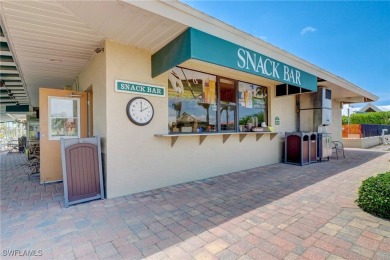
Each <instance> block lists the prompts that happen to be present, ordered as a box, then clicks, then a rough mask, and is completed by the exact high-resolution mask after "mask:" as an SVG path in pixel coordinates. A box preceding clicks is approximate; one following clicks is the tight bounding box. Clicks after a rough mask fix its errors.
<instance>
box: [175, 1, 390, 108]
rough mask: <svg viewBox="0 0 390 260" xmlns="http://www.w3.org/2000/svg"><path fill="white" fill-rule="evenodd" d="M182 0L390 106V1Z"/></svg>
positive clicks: (381, 103)
mask: <svg viewBox="0 0 390 260" xmlns="http://www.w3.org/2000/svg"><path fill="white" fill-rule="evenodd" d="M182 2H184V3H186V4H188V5H190V6H192V7H194V8H196V9H198V10H200V11H202V12H204V13H206V14H208V15H211V16H213V17H215V18H217V19H219V20H221V21H223V22H225V23H228V24H230V25H232V26H234V27H236V28H238V29H240V30H242V31H244V32H247V33H249V34H252V35H253V36H255V37H257V38H260V39H263V40H265V41H266V42H269V43H271V44H273V45H275V46H277V47H279V48H281V49H283V50H285V51H288V52H290V53H292V54H294V55H296V56H298V57H300V58H302V59H304V60H307V61H309V62H311V63H313V64H315V65H317V66H319V67H320V68H323V69H325V70H328V71H330V72H331V73H333V74H335V75H337V76H340V77H342V78H344V79H346V80H348V81H350V82H351V83H353V84H355V85H357V86H359V87H361V88H363V89H365V90H367V91H369V92H371V93H373V94H375V95H377V96H379V97H380V98H379V100H378V101H377V102H375V103H374V104H375V105H377V106H383V105H390V1H223V0H221V1H199V0H198V1H182ZM364 105H365V104H359V105H354V106H355V107H362V106H364Z"/></svg>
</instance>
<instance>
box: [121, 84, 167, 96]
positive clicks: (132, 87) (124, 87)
mask: <svg viewBox="0 0 390 260" xmlns="http://www.w3.org/2000/svg"><path fill="white" fill-rule="evenodd" d="M115 91H116V92H124V93H135V94H144V95H149V96H156V97H165V88H163V87H160V86H155V85H148V84H143V83H137V82H129V81H123V80H115Z"/></svg>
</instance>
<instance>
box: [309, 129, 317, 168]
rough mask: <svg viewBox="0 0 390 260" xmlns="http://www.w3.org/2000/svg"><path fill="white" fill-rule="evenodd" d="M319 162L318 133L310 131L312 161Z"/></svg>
mask: <svg viewBox="0 0 390 260" xmlns="http://www.w3.org/2000/svg"><path fill="white" fill-rule="evenodd" d="M316 162H317V133H314V132H312V133H310V163H316Z"/></svg>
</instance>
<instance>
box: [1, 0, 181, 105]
mask: <svg viewBox="0 0 390 260" xmlns="http://www.w3.org/2000/svg"><path fill="white" fill-rule="evenodd" d="M0 14H1V16H2V28H3V31H4V33H5V37H3V38H4V40H5V39H6V40H7V41H8V44H9V46H10V47H11V52H12V54H13V57H14V60H15V62H16V64H17V65H18V66H19V68H20V71H19V72H20V75H21V77H22V79H24V83H25V86H26V88H27V93H26V97H27V96H29V98H30V100H28V99H27V100H25V102H29V101H30V105H32V106H33V107H37V106H38V105H39V101H38V92H39V88H40V87H49V88H59V89H62V88H64V87H65V85H72V84H73V82H74V81H75V80H76V78H77V76H78V75H79V74H80V72H81V71H82V70H83V68H84V67H85V66H86V65H87V64H88V62H89V60H90V59H91V57H92V55H93V54H94V50H95V49H96V48H97V47H99V45H100V44H101V42H102V41H103V40H104V39H112V40H116V41H119V42H122V43H125V44H129V45H132V46H137V47H142V48H143V49H147V50H149V51H150V52H151V53H153V52H155V51H157V50H158V49H160V48H161V47H163V46H164V45H166V44H167V43H168V42H169V41H171V40H172V39H173V38H174V37H176V36H177V35H179V34H180V33H181V32H183V31H184V30H185V29H186V26H185V25H183V24H180V23H177V22H174V21H172V20H169V19H167V18H164V17H161V16H158V15H155V14H152V13H150V12H148V11H146V10H143V9H140V8H138V7H135V6H133V5H130V4H128V3H125V2H122V1H115V0H111V1H107V0H104V1H91V0H82V1H55V0H54V1H53V0H52V1H41V0H39V1H31V0H30V1H12V0H3V1H1V2H0ZM2 55H3V54H2ZM3 80H4V81H5V83H6V86H7V88H8V89H9V88H10V87H11V84H12V83H11V82H10V81H8V80H7V79H5V78H4V79H3Z"/></svg>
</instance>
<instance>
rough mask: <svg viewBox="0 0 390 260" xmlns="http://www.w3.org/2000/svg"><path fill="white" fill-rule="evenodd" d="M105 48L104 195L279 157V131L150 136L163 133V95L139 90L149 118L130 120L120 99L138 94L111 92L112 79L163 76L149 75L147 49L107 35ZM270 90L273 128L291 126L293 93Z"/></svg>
mask: <svg viewBox="0 0 390 260" xmlns="http://www.w3.org/2000/svg"><path fill="white" fill-rule="evenodd" d="M105 53H106V55H107V81H106V84H107V89H106V98H107V99H106V113H107V126H108V127H107V180H106V185H107V196H108V197H109V198H111V197H116V196H121V195H125V194H131V193H136V192H140V191H145V190H150V189H154V188H158V187H164V186H167V185H172V184H177V183H183V182H187V181H191V180H198V179H202V178H206V177H210V176H216V175H220V174H225V173H229V172H234V171H239V170H245V169H250V168H253V167H257V166H261V165H266V164H272V163H276V162H279V161H280V158H281V141H280V136H279V135H278V136H276V137H275V138H273V139H272V140H270V138H269V136H268V135H264V136H263V137H261V138H260V139H259V140H258V141H256V136H255V135H248V136H246V137H245V138H244V140H242V142H240V140H239V135H231V136H230V138H229V139H228V140H227V141H226V142H225V143H223V141H222V140H223V138H222V136H208V137H207V138H206V139H205V140H204V142H203V143H202V144H201V145H199V137H197V136H195V137H188V136H187V137H180V138H179V139H178V140H177V142H176V144H175V145H174V146H173V147H171V138H170V137H169V138H167V137H165V138H162V137H155V134H166V133H168V97H163V98H162V97H152V96H145V98H147V99H148V100H150V101H151V103H152V104H153V106H154V110H155V115H154V118H153V120H152V122H151V123H150V124H148V125H147V126H143V127H141V126H137V125H135V124H133V123H131V121H130V120H129V119H128V118H127V115H126V105H127V103H128V102H129V100H130V99H131V98H133V97H135V96H141V95H133V94H128V93H118V92H115V86H114V83H115V80H117V79H119V80H125V81H133V82H139V83H145V84H152V85H159V86H163V87H165V88H167V86H168V76H167V74H166V73H165V74H162V75H160V76H158V77H156V78H151V54H150V53H149V52H148V51H145V50H141V49H137V48H134V47H131V46H128V45H124V44H120V43H117V42H113V41H107V42H106V46H105ZM187 65H188V64H187ZM194 66H195V65H194ZM197 66H200V65H199V64H198V65H197ZM202 67H203V69H201V70H202V71H204V72H209V73H213V74H217V75H220V76H229V77H230V78H234V79H238V80H243V81H247V82H251V83H254V84H261V83H264V84H262V85H265V84H268V85H269V83H268V82H260V81H259V79H258V78H256V80H255V81H254V79H255V77H251V76H249V75H246V74H243V73H239V74H235V75H232V74H230V73H229V71H227V70H226V69H222V68H216V67H215V66H202ZM191 68H192V67H191ZM192 69H198V70H200V68H192ZM225 74H228V75H225ZM269 86H270V85H269ZM270 89H272V88H270ZM94 94H95V93H94ZM270 96H271V102H270V103H271V106H273V105H274V106H275V107H272V109H271V110H270V113H269V114H270V118H271V119H272V120H273V118H274V117H275V116H276V115H278V116H279V117H280V118H281V125H280V126H278V127H277V128H276V131H279V132H284V131H286V130H288V131H290V130H295V129H294V128H295V117H294V118H293V119H292V118H290V116H293V115H294V113H295V112H294V111H295V109H294V107H295V105H294V104H295V103H294V102H295V101H294V100H295V99H294V98H293V97H283V98H278V99H277V100H276V99H275V100H274V93H273V90H271V91H270ZM279 102H280V104H279ZM281 103H283V104H281ZM291 105H294V106H293V107H290V106H291Z"/></svg>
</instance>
